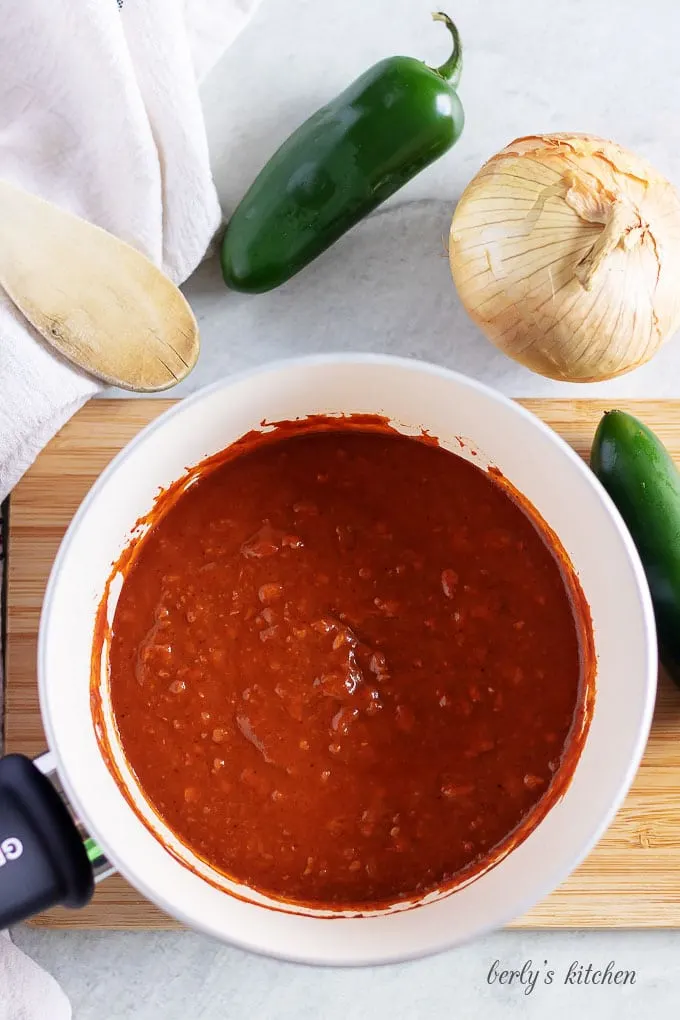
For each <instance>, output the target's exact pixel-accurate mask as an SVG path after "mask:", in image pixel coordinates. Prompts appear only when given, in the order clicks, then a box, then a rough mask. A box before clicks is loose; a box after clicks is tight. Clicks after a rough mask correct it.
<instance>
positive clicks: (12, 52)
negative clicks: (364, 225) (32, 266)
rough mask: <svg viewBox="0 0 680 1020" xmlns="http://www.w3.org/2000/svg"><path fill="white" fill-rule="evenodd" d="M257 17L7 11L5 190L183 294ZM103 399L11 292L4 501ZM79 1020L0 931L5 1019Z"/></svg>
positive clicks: (4, 362) (250, 5) (44, 0)
mask: <svg viewBox="0 0 680 1020" xmlns="http://www.w3.org/2000/svg"><path fill="white" fill-rule="evenodd" d="M257 3H258V0H21V2H19V3H17V0H0V23H1V24H2V43H3V46H2V63H1V67H0V177H2V178H5V179H6V180H9V181H11V182H13V183H15V184H17V185H19V186H21V187H24V188H26V189H27V190H29V191H32V192H35V193H36V194H38V195H41V196H42V197H43V198H47V199H49V200H51V201H53V202H56V203H57V204H58V205H61V206H63V207H64V208H66V209H70V210H72V211H73V212H75V213H78V214H79V215H81V216H84V217H85V218H86V219H88V220H91V221H92V222H93V223H96V224H98V225H99V226H100V227H104V228H105V229H106V230H110V231H111V232H112V233H114V234H117V235H118V236H119V237H121V238H123V239H124V240H126V241H128V242H129V243H130V244H132V245H134V246H135V247H136V248H138V249H139V250H140V251H142V252H144V254H145V255H147V256H148V257H149V258H151V259H152V260H153V261H154V262H156V263H157V264H158V265H159V266H161V267H162V268H163V270H164V271H165V272H166V273H167V274H168V276H169V277H170V278H171V279H172V280H173V281H174V282H175V283H181V282H182V281H184V280H185V279H186V278H187V277H188V276H189V275H190V273H191V272H192V271H193V270H194V269H195V268H196V266H197V265H198V264H199V262H200V261H201V259H202V258H203V255H204V254H205V251H206V249H207V247H208V245H209V244H210V241H211V239H212V238H213V235H214V234H215V231H216V230H217V228H218V227H219V225H220V220H221V215H220V207H219V203H218V200H217V194H216V191H215V187H214V184H213V181H212V177H211V174H210V166H209V162H208V146H207V142H206V137H205V126H204V122H203V115H202V111H201V105H200V99H199V93H198V86H199V83H200V80H201V78H202V77H203V76H204V75H205V74H206V73H207V72H208V71H209V70H210V68H211V67H212V66H213V64H214V63H215V61H216V60H217V59H218V57H219V56H220V55H221V54H222V52H223V51H224V49H225V48H226V47H227V46H228V45H229V43H231V42H232V40H233V39H234V38H235V37H236V35H237V34H238V32H239V31H240V29H241V28H242V27H243V26H244V25H245V23H246V21H247V19H248V17H249V15H250V14H251V13H252V11H253V10H254V8H255V6H256V5H257ZM1 242H2V225H1V224H0V243H1ZM97 388H98V386H97V384H96V383H95V382H94V381H93V380H92V379H90V378H89V377H88V376H86V375H85V374H83V373H81V372H78V371H75V370H74V369H72V368H71V367H70V366H69V365H67V364H66V363H65V362H64V361H62V360H61V359H59V358H58V357H57V356H55V355H54V354H52V353H51V351H50V350H49V349H48V348H47V347H45V346H44V345H43V344H42V342H41V341H40V339H39V338H38V337H37V335H36V334H35V333H34V332H33V330H32V329H31V328H30V327H29V326H28V324H27V323H26V321H25V320H24V319H23V317H22V316H21V314H20V313H18V312H17V311H16V310H15V308H14V306H13V305H12V303H11V302H10V301H9V300H8V299H7V297H6V296H4V295H2V294H0V499H2V498H4V497H5V496H6V495H7V493H8V492H9V491H10V489H11V488H12V486H13V485H14V484H15V482H16V481H17V480H18V479H19V478H20V477H21V475H22V473H23V472H24V471H25V470H26V468H27V467H28V466H29V465H30V464H31V462H32V461H33V459H34V458H35V456H36V454H37V453H38V452H39V450H40V449H41V447H42V446H44V444H45V443H46V442H47V441H48V440H49V439H50V438H51V437H52V436H53V435H54V433H55V432H56V431H57V430H58V429H59V427H60V426H61V425H62V424H63V423H64V422H65V421H66V420H67V419H68V418H69V417H70V416H71V415H72V414H73V413H74V412H75V411H76V410H77V409H78V408H79V407H80V406H81V405H82V404H83V403H84V402H85V401H86V400H87V399H88V398H89V397H90V396H92V394H93V393H95V391H96V390H97ZM70 1016H71V1009H70V1006H69V1005H68V1001H67V1000H66V997H65V996H64V995H63V993H62V992H61V990H60V989H59V987H58V986H57V985H56V983H55V982H54V981H53V979H52V978H50V977H49V976H48V975H47V974H45V973H44V971H42V970H41V969H40V968H39V967H38V966H37V965H36V964H35V963H33V961H31V960H29V959H28V958H27V957H26V956H25V955H24V954H23V953H22V952H21V951H20V950H19V949H18V948H17V947H16V946H14V945H13V944H12V942H11V941H10V940H9V938H6V937H5V936H4V934H3V933H2V932H0V1020H66V1018H68V1017H70Z"/></svg>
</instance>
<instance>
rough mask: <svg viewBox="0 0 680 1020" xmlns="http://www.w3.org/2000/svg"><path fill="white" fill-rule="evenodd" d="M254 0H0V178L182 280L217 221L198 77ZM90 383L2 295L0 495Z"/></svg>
mask: <svg viewBox="0 0 680 1020" xmlns="http://www.w3.org/2000/svg"><path fill="white" fill-rule="evenodd" d="M257 2H258V0H49V2H46V0H21V2H20V3H17V0H0V15H1V22H0V23H1V24H2V42H3V46H2V66H1V68H0V177H2V178H5V179H6V180H9V181H11V182H13V183H15V184H18V185H19V186H21V187H24V188H26V189H27V190H29V191H33V192H35V193H36V194H38V195H41V196H43V197H44V198H47V199H50V200H51V201H53V202H55V203H57V204H58V205H60V206H63V207H64V208H67V209H70V210H72V211H73V212H76V213H78V214H80V215H81V216H84V217H85V218H86V219H88V220H91V221H92V222H93V223H96V224H98V225H99V226H101V227H104V228H105V229H106V230H110V231H111V232H112V233H114V234H117V235H118V236H119V237H121V238H123V239H124V240H126V241H128V242H129V243H131V244H133V245H134V246H135V247H136V248H138V249H139V250H140V251H142V252H143V253H144V254H145V255H147V256H149V257H150V258H151V259H152V260H153V261H154V262H156V263H157V264H158V265H159V266H161V267H162V268H163V270H164V271H165V272H166V273H167V274H168V276H169V277H170V278H171V279H172V280H173V281H174V282H175V283H181V282H183V281H184V280H185V279H186V278H187V277H188V276H189V275H190V273H191V272H192V271H193V270H194V269H195V268H196V266H197V265H198V263H199V262H200V261H201V259H202V257H203V255H204V254H205V251H206V248H207V247H208V245H209V243H210V241H211V239H212V237H213V235H214V234H215V232H216V230H217V228H218V227H219V225H220V220H221V215H220V207H219V203H218V200H217V194H216V191H215V187H214V184H213V181H212V177H211V173H210V166H209V162H208V146H207V142H206V136H205V126H204V122H203V115H202V111H201V105H200V99H199V93H198V85H199V82H200V80H201V78H202V77H203V76H204V75H205V74H206V73H207V72H208V71H209V70H210V68H211V67H212V66H213V64H214V63H215V61H216V60H217V58H218V57H219V56H220V54H221V53H222V52H223V50H224V49H225V48H226V46H228V44H229V43H230V42H231V41H232V40H233V39H234V38H235V36H236V35H237V34H238V32H239V30H240V29H241V28H242V27H243V25H244V24H245V22H246V20H247V19H248V16H249V15H250V14H251V13H252V11H253V9H254V7H255V6H256V5H257ZM0 240H1V234H0ZM97 388H98V387H97V384H96V383H95V382H94V381H93V380H92V379H91V378H89V377H88V376H86V375H85V374H84V373H81V372H78V371H74V370H73V369H72V368H71V367H70V366H69V365H68V364H66V363H65V362H64V361H62V360H60V359H59V358H58V357H57V356H56V355H54V354H53V353H52V352H51V351H50V350H49V349H48V348H47V347H46V346H45V345H44V344H43V343H42V342H41V341H40V339H39V338H38V337H37V334H35V333H34V331H33V330H32V329H31V328H30V327H29V326H28V324H27V323H26V321H25V320H24V319H23V317H22V316H21V314H20V313H19V312H17V311H16V309H15V308H14V306H13V305H12V303H11V302H10V301H9V299H8V298H7V297H6V296H5V295H3V294H1V293H0V499H3V498H4V497H5V496H6V495H7V493H8V492H9V491H10V489H11V488H12V486H13V485H14V484H15V483H16V481H17V480H18V479H19V478H20V477H21V475H22V473H23V472H24V471H25V470H26V468H27V467H28V466H29V465H30V464H31V462H32V461H33V459H34V458H35V456H36V454H37V453H38V452H39V450H40V449H41V447H42V446H44V445H45V443H46V442H47V441H48V440H49V439H50V438H51V437H52V436H53V435H54V433H55V432H56V431H57V430H58V429H59V428H60V426H61V425H63V423H64V422H65V421H66V420H67V419H68V418H69V417H70V416H71V415H72V414H73V413H74V412H75V411H76V410H77V409H78V407H80V406H81V405H82V404H83V403H84V402H85V401H86V400H87V399H88V398H89V397H90V396H92V394H93V393H94V392H95V391H96V390H97Z"/></svg>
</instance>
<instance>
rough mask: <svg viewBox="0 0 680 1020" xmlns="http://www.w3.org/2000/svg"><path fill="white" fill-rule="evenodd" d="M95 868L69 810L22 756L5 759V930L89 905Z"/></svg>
mask: <svg viewBox="0 0 680 1020" xmlns="http://www.w3.org/2000/svg"><path fill="white" fill-rule="evenodd" d="M93 892H94V871H93V867H92V864H91V863H90V859H89V857H88V852H87V850H86V848H85V846H84V844H83V840H82V837H81V835H80V833H79V831H78V828H77V827H76V825H75V823H74V821H73V819H72V818H71V815H70V814H69V811H68V808H67V807H66V805H65V803H64V802H63V800H62V799H61V798H60V796H59V794H58V793H57V791H56V790H55V789H54V787H53V786H52V784H51V783H50V781H49V779H47V777H46V776H44V775H43V774H42V772H41V771H40V770H39V769H38V768H37V767H36V766H35V765H34V764H33V762H32V761H31V760H30V759H29V758H25V757H24V756H23V755H21V754H8V755H6V756H5V757H4V758H0V930H1V929H3V928H6V927H7V926H8V925H10V924H16V922H17V921H24V920H26V919H27V918H29V917H33V916H34V915H35V914H39V913H40V912H41V911H43V910H46V909H47V908H48V907H54V906H56V905H57V904H63V905H64V906H66V907H83V906H85V904H86V903H89V901H90V899H91V898H92V894H93Z"/></svg>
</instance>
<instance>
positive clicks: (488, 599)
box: [110, 419, 593, 907]
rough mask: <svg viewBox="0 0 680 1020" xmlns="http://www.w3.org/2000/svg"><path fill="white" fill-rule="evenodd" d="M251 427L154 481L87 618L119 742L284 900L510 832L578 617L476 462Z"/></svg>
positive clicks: (575, 662) (545, 801) (396, 880)
mask: <svg viewBox="0 0 680 1020" xmlns="http://www.w3.org/2000/svg"><path fill="white" fill-rule="evenodd" d="M359 424H360V426H361V427H357V423H354V427H352V423H351V421H350V422H348V423H347V424H346V425H345V426H343V425H342V424H341V423H339V422H338V421H337V420H334V421H331V420H328V419H325V420H322V419H315V420H312V421H310V422H307V423H303V424H302V425H300V424H297V425H293V424H290V425H288V426H286V427H283V428H282V429H281V430H279V431H278V432H276V431H275V432H274V433H271V434H268V435H266V434H265V435H262V434H257V435H251V436H248V437H245V438H244V440H242V441H241V443H240V444H236V445H235V446H234V447H232V448H230V450H229V451H227V453H225V455H223V456H221V457H217V458H212V459H211V461H209V462H207V463H206V464H205V465H204V466H203V467H199V469H198V470H196V471H195V472H194V479H195V480H194V484H192V485H191V486H190V487H189V488H188V489H186V491H184V490H183V489H180V487H174V488H173V489H171V490H170V491H169V492H168V493H165V494H164V495H163V496H161V498H160V499H159V501H158V504H157V506H156V508H155V511H154V523H153V527H152V528H151V530H150V531H149V533H148V534H147V535H146V536H145V537H144V538H143V540H141V542H139V543H138V545H137V546H136V547H134V548H133V550H132V553H131V554H130V555H129V556H128V559H127V562H126V566H125V574H126V577H125V581H124V584H123V588H122V592H121V595H120V598H119V601H118V605H117V608H116V612H115V618H114V621H113V625H112V633H111V648H110V686H111V697H112V704H113V709H114V715H115V719H116V723H117V726H118V730H119V734H120V739H121V742H122V746H123V749H124V752H125V755H126V757H127V759H128V762H129V764H130V766H131V767H132V769H133V771H134V772H135V774H136V776H137V777H138V780H139V782H140V785H141V787H142V789H143V790H144V792H145V794H146V796H147V798H148V799H149V801H150V802H151V803H152V804H153V806H154V808H155V809H156V811H157V812H158V814H159V815H160V816H161V817H162V818H163V819H164V820H165V821H166V823H167V824H168V825H169V826H170V827H171V828H172V829H173V830H174V832H175V833H176V834H177V835H178V836H179V837H180V838H181V840H182V841H184V842H185V843H186V844H187V845H188V846H190V847H191V848H192V849H193V850H194V851H195V852H196V853H197V854H198V855H199V856H200V857H201V858H203V859H204V860H206V861H208V862H209V863H210V864H211V865H213V866H214V867H216V868H217V869H218V870H220V871H222V872H224V873H226V874H228V875H230V876H232V877H233V878H235V879H237V880H239V881H241V882H244V883H246V884H247V885H249V886H251V887H255V888H257V889H260V890H262V891H265V892H268V893H270V894H273V895H274V896H276V897H280V898H282V899H284V900H287V901H297V902H305V903H308V904H317V905H340V906H345V905H354V906H359V907H361V906H365V905H376V904H382V903H387V902H394V901H398V900H400V899H405V898H410V897H413V896H419V895H422V894H424V893H425V892H427V891H430V890H433V889H436V888H440V887H442V886H445V885H446V884H447V883H451V882H453V881H456V880H458V879H459V878H461V877H462V876H465V875H467V874H469V873H471V872H473V871H474V870H476V869H479V868H480V867H481V866H482V865H483V864H484V862H488V860H489V859H490V856H493V854H494V853H497V852H498V851H499V849H502V848H503V847H506V848H507V847H509V846H511V845H513V843H514V842H517V841H518V840H519V839H521V838H523V837H524V836H525V835H526V834H527V832H528V831H530V829H531V828H532V827H533V826H534V825H535V824H536V823H537V821H538V820H539V819H540V817H542V816H543V815H544V814H545V812H546V811H547V810H548V808H549V807H550V806H551V804H552V803H553V802H554V800H555V798H556V797H557V796H559V795H560V793H561V792H563V790H564V788H565V786H566V784H567V783H568V781H569V778H570V775H571V772H572V770H573V767H574V764H575V761H576V758H577V757H578V754H579V752H580V749H581V746H582V742H583V739H584V737H585V733H586V730H587V722H588V711H589V709H588V705H589V700H590V697H591V695H592V676H591V674H592V663H593V656H592V638H591V633H590V622H589V616H588V611H587V607H586V605H585V603H584V601H583V597H582V594H581V592H580V588H579V586H578V582H577V581H576V579H575V577H574V575H573V572H572V570H571V568H570V567H569V564H568V562H567V561H566V559H565V557H564V555H563V553H562V552H561V550H560V549H559V548H558V546H557V543H556V539H555V537H554V536H553V535H552V534H551V533H550V532H549V530H548V529H547V528H546V527H545V526H544V525H542V523H541V522H540V520H539V519H538V517H537V515H536V514H535V512H532V511H531V510H530V508H528V507H524V506H523V505H522V501H521V497H517V496H516V494H514V493H513V491H512V490H511V488H510V487H509V486H508V485H507V484H506V483H505V482H504V481H503V480H502V479H501V478H500V477H498V478H495V477H493V476H492V475H489V474H486V473H484V472H483V471H482V470H480V469H479V468H477V467H475V466H474V465H472V464H470V463H468V462H467V461H465V460H464V459H462V458H461V457H458V456H456V455H454V454H452V453H450V452H447V451H445V450H443V449H441V448H439V447H438V445H437V444H436V443H435V442H434V441H432V440H428V441H424V440H416V439H408V438H404V437H401V436H398V435H397V434H395V433H393V432H391V431H390V430H389V429H388V428H387V427H386V426H385V425H383V424H382V423H381V422H380V421H379V420H378V419H374V420H370V419H362V420H361V421H360V422H359Z"/></svg>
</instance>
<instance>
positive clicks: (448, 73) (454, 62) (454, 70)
mask: <svg viewBox="0 0 680 1020" xmlns="http://www.w3.org/2000/svg"><path fill="white" fill-rule="evenodd" d="M432 20H433V21H443V22H444V24H445V25H446V27H447V28H448V30H449V32H450V33H451V35H452V36H453V53H452V54H451V56H450V57H449V59H448V60H447V61H446V62H445V63H443V64H442V65H441V67H432V68H430V70H432V71H434V73H435V74H438V75H439V76H440V78H444V79H445V80H446V81H448V82H449V83H450V85H451V86H452V87H453V88H456V86H457V85H458V82H459V81H460V73H461V71H462V70H463V47H462V45H461V41H460V35H459V34H458V29H457V28H456V26H455V25H454V23H453V22H452V21H451V18H450V17H449V16H448V14H444V12H443V11H437V12H436V14H433V15H432Z"/></svg>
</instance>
